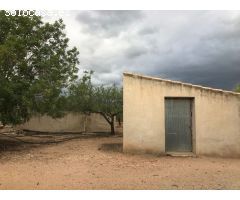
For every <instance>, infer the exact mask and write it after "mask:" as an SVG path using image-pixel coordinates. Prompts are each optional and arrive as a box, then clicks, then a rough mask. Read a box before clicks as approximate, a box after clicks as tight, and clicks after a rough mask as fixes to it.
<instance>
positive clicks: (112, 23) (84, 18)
mask: <svg viewBox="0 0 240 200" xmlns="http://www.w3.org/2000/svg"><path fill="white" fill-rule="evenodd" d="M141 17H142V14H141V11H125V10H123V11H120V10H119V11H111V10H105V11H82V12H81V13H79V14H78V15H77V20H78V21H79V22H80V23H82V24H83V25H85V28H86V29H87V30H86V31H91V32H93V33H94V34H101V35H103V36H105V37H112V36H118V35H119V33H120V32H121V31H125V30H126V28H127V27H128V26H130V25H131V24H132V23H134V22H135V23H136V22H137V21H138V20H139V19H140V18H141Z"/></svg>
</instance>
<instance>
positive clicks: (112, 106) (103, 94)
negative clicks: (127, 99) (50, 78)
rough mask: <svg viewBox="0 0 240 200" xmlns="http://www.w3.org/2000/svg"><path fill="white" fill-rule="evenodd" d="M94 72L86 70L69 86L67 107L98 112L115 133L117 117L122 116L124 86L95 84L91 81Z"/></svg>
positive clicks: (86, 111)
mask: <svg viewBox="0 0 240 200" xmlns="http://www.w3.org/2000/svg"><path fill="white" fill-rule="evenodd" d="M92 74H93V72H92V71H90V72H87V71H85V73H84V76H83V77H82V78H81V79H80V80H79V81H78V82H76V83H75V84H74V85H72V86H71V87H70V88H69V94H68V103H67V104H68V106H67V109H68V110H70V111H74V112H82V113H86V114H90V113H98V114H100V115H102V116H103V117H104V119H105V120H106V121H107V122H108V123H109V125H110V127H111V134H112V135H114V134H115V129H114V127H115V124H114V122H115V118H117V119H119V120H121V118H122V110H123V108H122V106H123V105H122V104H123V101H122V88H119V87H117V86H116V85H112V86H107V87H106V86H103V85H100V86H94V85H93V84H92V82H91V76H92Z"/></svg>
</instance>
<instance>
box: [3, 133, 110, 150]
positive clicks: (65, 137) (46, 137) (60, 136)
mask: <svg viewBox="0 0 240 200" xmlns="http://www.w3.org/2000/svg"><path fill="white" fill-rule="evenodd" d="M109 135H110V134H109V133H42V132H32V131H26V132H22V133H21V134H13V133H10V134H0V153H3V152H13V151H24V150H29V149H31V148H35V147H39V146H42V145H50V144H57V143H62V142H66V141H70V140H74V139H87V138H98V137H108V136H109Z"/></svg>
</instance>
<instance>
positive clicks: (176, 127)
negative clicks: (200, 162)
mask: <svg viewBox="0 0 240 200" xmlns="http://www.w3.org/2000/svg"><path fill="white" fill-rule="evenodd" d="M123 119H124V122H123V149H124V151H125V152H136V153H155V154H168V153H169V154H171V153H172V154H173V153H177V154H181V153H184V154H186V153H191V154H196V155H209V156H223V157H240V93H235V92H230V91H224V90H219V89H212V88H208V87H202V86H198V85H192V84H187V83H182V82H178V81H170V80H164V79H160V78H153V77H149V76H142V75H136V74H132V73H124V75H123Z"/></svg>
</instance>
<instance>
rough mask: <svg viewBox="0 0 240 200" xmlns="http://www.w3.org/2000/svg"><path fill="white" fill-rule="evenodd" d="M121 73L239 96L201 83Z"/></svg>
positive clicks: (126, 74) (236, 93)
mask: <svg viewBox="0 0 240 200" xmlns="http://www.w3.org/2000/svg"><path fill="white" fill-rule="evenodd" d="M123 75H124V76H130V77H134V78H143V79H148V80H153V81H160V82H166V83H172V84H176V85H182V86H187V87H193V88H197V89H203V90H210V91H213V92H219V93H226V94H232V95H237V96H240V93H238V92H233V91H228V90H222V89H215V88H211V87H204V86H201V85H194V84H191V83H183V82H181V81H173V80H168V79H162V78H157V77H152V76H146V75H141V74H135V73H131V72H124V73H123Z"/></svg>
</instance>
